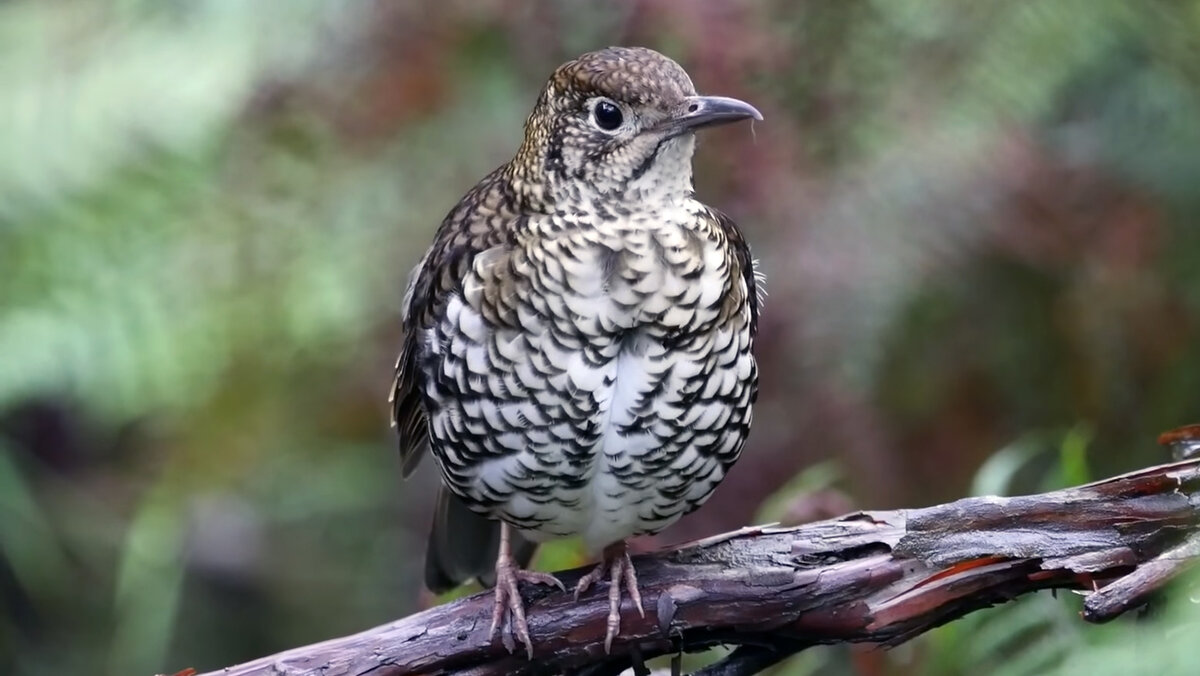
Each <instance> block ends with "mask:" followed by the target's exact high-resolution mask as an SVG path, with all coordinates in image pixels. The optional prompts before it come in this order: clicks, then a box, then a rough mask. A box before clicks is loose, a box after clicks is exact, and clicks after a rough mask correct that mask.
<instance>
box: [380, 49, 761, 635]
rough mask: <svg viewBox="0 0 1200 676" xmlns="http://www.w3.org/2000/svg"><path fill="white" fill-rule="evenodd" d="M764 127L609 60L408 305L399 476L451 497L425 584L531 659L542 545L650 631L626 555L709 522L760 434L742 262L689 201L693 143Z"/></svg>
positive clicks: (614, 56)
mask: <svg viewBox="0 0 1200 676" xmlns="http://www.w3.org/2000/svg"><path fill="white" fill-rule="evenodd" d="M745 119H755V120H761V119H762V116H761V115H760V114H759V112H758V111H757V110H756V109H755V108H754V107H753V106H751V105H750V104H748V103H745V102H743V101H739V100H737V99H732V98H726V97H720V96H698V95H697V94H696V90H695V88H694V87H693V85H692V81H691V79H690V78H689V77H688V75H687V73H686V72H685V71H684V70H683V68H681V67H680V66H679V65H678V64H677V63H675V62H674V61H672V60H671V59H669V58H667V57H665V56H663V55H662V54H659V53H657V52H655V51H652V50H649V49H644V48H636V47H610V48H608V49H602V50H599V51H595V52H591V53H588V54H584V55H583V56H580V57H579V58H577V59H575V60H573V61H570V62H567V63H565V64H563V65H562V66H560V67H559V68H558V69H557V70H555V71H554V74H553V75H552V76H551V77H550V79H549V81H548V82H547V83H546V86H545V87H544V88H543V89H542V91H541V94H540V96H539V97H538V99H537V102H536V104H535V106H534V108H533V112H532V113H531V114H530V115H529V118H528V119H527V121H526V123H525V137H524V142H523V143H522V144H521V146H520V149H519V150H518V151H517V153H516V156H515V157H514V158H513V159H512V160H511V161H509V162H508V163H506V164H504V165H503V166H501V167H499V168H498V169H496V170H495V171H493V172H492V173H491V174H489V175H488V176H487V177H486V178H484V179H483V180H482V181H481V182H480V183H479V184H478V185H476V186H475V187H474V188H473V189H472V190H471V191H470V192H468V193H467V194H466V196H464V197H463V198H462V199H461V201H459V203H458V204H457V205H456V206H455V207H454V208H453V209H452V210H451V211H450V213H449V214H448V215H447V216H446V218H445V220H443V221H442V224H441V227H439V228H438V230H437V233H436V235H435V236H434V241H433V244H432V246H431V247H430V248H429V250H428V252H427V253H426V254H425V256H424V258H422V259H421V261H420V263H418V264H417V266H416V268H415V269H414V270H413V272H412V274H411V276H410V278H409V284H408V288H407V291H406V293H405V296H404V302H403V316H404V320H403V321H404V328H405V337H404V343H403V347H402V350H401V353H400V358H399V359H398V361H397V365H396V380H395V385H394V388H393V392H392V399H391V401H392V407H393V424H394V426H395V427H396V428H397V429H398V432H399V437H400V455H401V459H402V472H403V474H404V476H406V477H407V476H408V475H409V474H411V473H412V471H413V470H414V468H415V467H416V466H417V463H418V462H420V460H421V458H422V456H423V455H424V454H425V452H426V450H427V449H428V450H429V451H432V455H433V457H434V460H436V462H437V466H438V468H439V469H440V470H441V477H442V479H443V485H442V488H441V492H440V495H439V498H438V507H437V510H436V512H435V516H434V523H433V528H432V531H431V533H430V538H429V546H428V550H427V554H426V567H425V578H426V584H427V585H428V586H429V587H430V588H431V589H433V590H434V591H442V590H446V589H449V588H452V587H454V586H457V585H458V584H461V583H463V582H465V581H467V580H469V579H471V578H478V579H480V580H481V581H482V582H484V583H485V584H493V583H494V585H495V592H494V593H495V601H494V605H493V612H492V623H491V631H490V634H489V638H490V639H492V640H494V639H495V637H496V634H497V633H498V632H499V631H500V630H501V628H504V629H505V631H504V634H503V636H502V637H501V638H502V641H503V642H504V644H505V646H507V647H508V649H509V650H510V651H512V650H513V649H514V647H515V644H514V642H513V635H514V634H515V636H516V638H517V639H518V640H519V641H520V642H521V643H522V644H524V646H525V648H526V651H527V652H528V654H529V656H530V657H532V656H533V642H532V640H531V639H530V636H529V629H528V624H527V621H526V617H525V611H524V603H523V601H522V599H521V596H520V592H519V589H518V582H520V581H526V582H532V583H538V584H550V585H556V586H558V587H560V588H562V587H563V585H562V583H561V582H559V581H558V580H557V579H556V578H555V577H553V576H551V575H549V574H546V573H538V572H532V571H528V570H525V566H527V565H528V562H529V559H530V558H531V556H532V553H533V547H534V546H535V545H536V543H538V542H543V541H546V540H549V539H553V538H562V537H568V536H581V537H582V540H583V543H584V544H585V546H586V547H587V548H588V549H589V551H593V552H601V553H602V554H603V558H602V561H601V563H600V564H599V565H598V566H597V567H596V568H595V570H593V571H592V572H590V573H588V574H587V575H585V576H584V577H583V578H582V579H581V580H580V581H579V583H578V584H577V585H576V588H575V596H576V598H577V599H578V597H579V595H580V594H581V593H582V592H584V591H586V590H587V589H588V588H589V587H590V586H592V585H594V584H596V583H598V582H601V581H607V582H608V583H609V584H610V585H611V586H610V587H609V591H608V595H609V607H610V611H609V616H608V626H607V635H606V639H605V648H606V650H610V649H611V646H612V641H613V639H614V637H615V636H617V635H618V634H619V631H620V605H621V597H622V594H623V592H624V593H625V594H628V596H629V597H630V598H631V600H632V602H633V605H634V607H635V608H636V609H637V611H638V612H639V613H641V614H642V615H643V616H644V615H645V613H644V611H643V608H642V603H641V596H640V593H639V590H638V584H637V575H636V571H635V569H634V567H633V564H632V562H631V561H630V558H629V554H628V552H627V551H626V548H625V541H626V539H627V538H629V537H631V536H634V535H641V534H649V533H655V532H658V531H660V530H662V529H663V528H666V527H667V526H668V525H670V524H672V523H673V522H675V521H676V520H677V519H679V518H680V517H681V516H683V515H684V514H687V513H688V512H690V511H692V510H694V509H696V508H697V507H699V506H700V505H701V504H703V503H704V501H705V500H707V499H708V497H709V495H710V494H712V492H713V489H715V488H716V487H717V484H719V483H720V482H721V480H722V479H723V478H724V477H725V475H726V473H727V472H728V471H729V469H730V467H731V466H732V465H733V463H734V462H735V461H736V460H737V458H738V455H739V454H740V453H741V450H742V446H743V445H744V443H745V441H746V435H747V433H748V432H749V429H750V421H751V405H752V404H753V403H754V400H755V397H756V394H757V389H758V370H757V366H756V364H755V360H754V355H753V345H754V337H755V333H756V329H757V322H758V313H759V308H760V306H761V299H760V297H759V288H760V287H759V284H758V277H757V276H756V274H755V270H754V263H753V260H752V258H751V256H750V250H749V247H748V246H747V244H746V241H745V240H744V239H743V237H742V235H741V233H740V232H739V230H738V227H737V226H736V225H735V224H734V222H733V221H732V220H730V218H729V217H727V216H725V215H724V214H722V213H721V212H719V211H717V210H716V209H713V208H712V207H709V206H706V205H704V204H702V203H701V202H699V201H697V199H696V197H695V194H694V191H693V184H692V154H693V151H694V150H695V143H696V141H695V135H694V132H695V131H697V130H698V129H701V128H704V127H710V126H714V125H719V124H725V123H728V122H735V121H738V120H745Z"/></svg>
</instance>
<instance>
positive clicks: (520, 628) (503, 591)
mask: <svg viewBox="0 0 1200 676" xmlns="http://www.w3.org/2000/svg"><path fill="white" fill-rule="evenodd" d="M521 581H525V582H529V583H531V584H547V585H551V586H555V587H558V588H559V589H561V590H562V591H566V590H567V588H566V587H564V586H563V583H562V582H560V581H559V579H558V578H556V577H554V576H553V575H551V574H549V573H541V572H538V571H533V570H522V569H521V568H519V567H518V566H517V565H516V563H514V562H513V561H499V562H497V563H496V591H495V600H494V601H493V603H492V628H491V630H489V632H488V640H489V641H491V640H495V638H496V633H497V632H499V631H500V625H501V624H502V623H503V624H504V625H505V626H506V627H507V628H508V631H505V632H503V633H502V634H501V636H500V641H501V643H503V644H504V648H505V650H507V651H508V652H510V653H512V652H515V651H516V648H517V646H516V643H515V642H514V641H513V634H516V637H517V640H518V641H520V642H521V643H522V644H524V645H525V652H526V654H527V655H528V656H529V659H533V641H532V640H531V639H530V638H529V623H528V622H527V621H526V619H525V602H524V601H523V600H522V599H521V590H520V588H519V587H518V583H519V582H521ZM506 610H507V611H508V612H507V613H506V612H505V611H506Z"/></svg>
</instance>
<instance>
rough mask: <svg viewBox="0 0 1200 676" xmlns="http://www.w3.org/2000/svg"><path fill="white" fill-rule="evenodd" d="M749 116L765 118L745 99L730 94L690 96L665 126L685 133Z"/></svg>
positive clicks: (757, 118)
mask: <svg viewBox="0 0 1200 676" xmlns="http://www.w3.org/2000/svg"><path fill="white" fill-rule="evenodd" d="M747 118H749V119H754V120H762V119H763V117H762V113H760V112H758V109H757V108H755V107H754V106H752V105H750V104H749V103H746V102H745V101H740V100H738V99H731V98H729V97H728V96H689V97H687V98H686V99H685V100H684V104H683V106H682V107H681V108H680V110H679V112H678V113H676V114H675V115H673V116H671V118H670V119H668V120H666V125H665V126H668V127H672V128H674V129H673V130H675V131H676V132H677V133H683V132H685V131H695V130H697V129H700V128H702V127H714V126H716V125H719V124H729V123H730V122H737V121H738V120H745V119H747Z"/></svg>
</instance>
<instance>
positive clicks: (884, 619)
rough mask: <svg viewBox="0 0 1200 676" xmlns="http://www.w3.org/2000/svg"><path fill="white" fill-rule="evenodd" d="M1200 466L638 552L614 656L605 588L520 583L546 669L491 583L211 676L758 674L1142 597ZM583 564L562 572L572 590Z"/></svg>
mask: <svg viewBox="0 0 1200 676" xmlns="http://www.w3.org/2000/svg"><path fill="white" fill-rule="evenodd" d="M1198 516H1200V459H1193V460H1188V461H1184V462H1178V463H1174V464H1170V465H1162V466H1158V467H1152V468H1149V469H1146V470H1142V471H1139V472H1134V473H1131V474H1126V475H1123V476H1119V477H1114V478H1112V479H1107V480H1104V481H1099V482H1096V483H1092V484H1088V485H1085V486H1079V487H1076V488H1070V489H1066V490H1061V491H1054V492H1050V493H1043V494H1040V495H1033V496H1026V497H1017V498H996V497H982V498H967V499H964V500H959V501H956V502H952V503H949V504H945V505H939V506H936V507H929V508H926V509H912V510H895V511H882V512H859V513H856V514H850V515H847V516H844V517H841V518H839V519H833V520H830V521H823V522H819V523H812V524H808V525H804V526H799V527H795V528H773V527H762V528H747V529H742V530H740V531H736V532H733V533H727V534H724V535H721V536H717V537H713V538H708V539H705V540H700V541H696V542H692V543H688V544H685V545H682V546H680V547H677V548H674V549H671V550H667V551H662V552H658V553H655V554H650V555H645V556H640V557H635V558H634V563H635V565H636V566H637V570H638V577H639V580H640V582H641V590H642V598H643V600H644V602H645V606H646V617H645V618H641V617H639V616H638V614H637V612H636V610H634V609H633V608H632V606H631V605H630V604H629V603H628V601H627V602H626V604H625V606H624V608H623V612H622V618H621V633H620V636H619V637H618V638H617V640H616V642H614V644H613V652H612V654H611V655H606V654H605V653H604V647H603V645H604V633H605V617H606V615H607V611H608V604H607V594H604V593H588V594H585V596H584V598H582V599H580V601H579V602H574V601H573V600H572V598H571V595H570V594H569V593H566V594H564V593H562V592H558V591H554V590H549V589H546V588H542V587H539V588H532V587H526V588H523V590H522V591H523V593H524V595H525V599H526V603H527V608H528V612H529V627H530V632H531V635H532V637H533V640H534V646H535V654H534V660H533V661H532V662H530V661H528V660H527V659H526V658H525V654H524V652H523V651H519V652H518V653H517V654H509V653H508V652H507V651H506V650H505V649H504V648H503V646H502V645H501V642H500V641H499V640H497V641H495V642H490V641H488V637H487V633H488V624H489V618H490V611H491V602H492V598H491V594H490V592H485V593H481V594H476V595H474V596H471V597H469V598H464V599H460V600H458V601H455V602H453V603H448V604H445V605H442V606H439V607H436V608H432V609H430V610H427V611H425V612H422V613H418V614H416V615H412V616H410V617H407V618H404V619H401V620H397V621H395V622H392V623H390V624H386V625H383V626H380V627H376V628H374V629H369V630H367V631H364V632H362V633H359V634H355V635H353V636H347V637H344V638H338V639H333V640H330V641H325V642H323V643H318V644H314V645H310V646H305V647H302V648H296V649H294V650H289V651H287V652H283V653H279V654H277V655H273V656H270V657H265V658H262V659H259V660H255V661H253V662H248V663H245V664H241V665H238V666H234V667H229V668H227V669H224V670H221V671H216V672H211V674H208V675H205V676H218V675H220V676H267V675H271V676H284V675H286V676H300V675H306V676H307V675H312V676H317V675H318V674H319V675H320V676H343V675H362V674H371V675H372V676H396V675H399V674H413V673H449V672H461V673H469V674H474V675H477V676H481V675H485V674H507V673H527V674H532V673H549V672H557V671H560V670H562V671H574V672H578V673H583V674H615V673H618V672H619V671H620V670H621V669H624V668H627V667H629V666H631V665H634V664H640V661H641V660H642V659H648V658H650V657H654V656H657V655H664V654H673V653H678V652H679V651H681V650H683V651H692V650H700V649H703V648H706V647H709V646H712V645H716V644H726V645H738V646H740V647H739V648H738V649H737V650H735V651H734V652H733V653H732V654H731V655H730V656H729V657H728V658H726V660H725V661H723V662H721V663H720V664H717V665H713V666H711V667H709V668H707V669H706V670H704V672H703V673H705V674H710V675H712V674H749V673H754V672H756V671H758V670H760V669H762V668H764V667H766V666H768V665H770V664H772V663H774V662H776V661H778V660H780V659H782V658H784V657H786V656H787V655H790V654H792V653H794V652H796V651H799V650H803V649H804V648H806V647H809V646H812V645H816V644H821V643H836V642H844V641H854V642H874V643H881V644H884V645H895V644H898V643H901V642H903V641H906V640H908V639H910V638H912V637H914V636H916V635H918V634H920V633H922V632H925V631H927V630H929V629H931V628H933V627H936V626H938V625H940V624H943V623H945V622H949V621H951V620H954V619H956V618H958V617H961V616H963V615H965V614H967V613H969V612H971V611H973V610H976V609H978V608H984V607H987V606H991V605H994V604H997V603H1002V602H1004V601H1008V600H1010V599H1012V598H1014V597H1016V596H1018V595H1021V594H1025V593H1027V592H1031V591H1035V590H1038V589H1048V588H1064V589H1083V590H1087V591H1093V590H1098V591H1094V593H1090V595H1089V596H1088V598H1087V599H1086V601H1085V603H1084V610H1083V617H1084V619H1086V620H1089V621H1095V622H1099V621H1104V620H1108V619H1111V618H1113V617H1116V616H1117V615H1119V614H1121V613H1123V612H1125V611H1127V610H1129V609H1131V608H1134V607H1137V606H1139V605H1141V604H1142V603H1144V602H1145V600H1146V599H1147V597H1148V596H1149V595H1150V594H1151V593H1152V592H1154V591H1156V590H1158V589H1160V588H1161V587H1162V586H1163V585H1164V584H1166V583H1167V582H1168V581H1170V580H1171V579H1173V578H1174V577H1175V576H1176V575H1177V574H1178V573H1179V572H1180V571H1181V570H1183V569H1184V568H1186V567H1187V566H1188V565H1190V564H1191V563H1193V562H1194V561H1195V560H1196V559H1197V557H1200V535H1198V534H1197V523H1198ZM583 572H584V569H579V570H574V571H568V572H565V573H561V574H560V575H559V577H560V578H561V579H562V580H563V582H564V583H566V585H567V588H568V589H570V588H572V587H573V584H574V582H575V581H576V580H577V579H578V578H579V576H580V575H581V574H582V573H583Z"/></svg>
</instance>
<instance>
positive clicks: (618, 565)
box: [575, 547, 646, 654]
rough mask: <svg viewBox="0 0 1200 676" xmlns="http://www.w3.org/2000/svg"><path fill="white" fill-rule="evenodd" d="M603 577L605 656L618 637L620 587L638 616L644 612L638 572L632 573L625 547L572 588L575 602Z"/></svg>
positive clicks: (643, 614) (643, 615) (608, 556)
mask: <svg viewBox="0 0 1200 676" xmlns="http://www.w3.org/2000/svg"><path fill="white" fill-rule="evenodd" d="M606 554H607V552H606ZM606 576H607V577H608V581H609V587H608V622H607V627H608V630H607V631H606V632H605V634H604V652H605V653H606V654H607V653H611V652H612V642H613V639H614V638H616V637H617V634H619V633H621V587H622V586H624V587H625V591H626V592H628V593H629V598H630V599H631V600H632V601H633V605H634V607H635V608H637V611H638V614H639V615H641V616H642V617H645V616H646V611H645V610H644V609H643V608H642V593H641V591H640V590H639V589H638V581H637V571H635V570H634V568H633V561H631V560H630V559H629V552H627V551H625V548H624V547H621V548H620V551H619V552H613V553H612V554H611V555H606V556H605V560H604V561H603V562H601V563H600V564H599V565H598V566H596V567H595V568H593V569H592V570H591V572H589V573H588V574H587V575H584V576H583V577H581V578H579V582H578V583H577V584H576V585H575V600H576V601H578V600H579V595H580V594H582V593H583V592H585V591H587V590H588V588H589V587H591V586H592V585H593V584H595V583H597V582H599V581H600V580H601V579H602V578H604V577H606Z"/></svg>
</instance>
